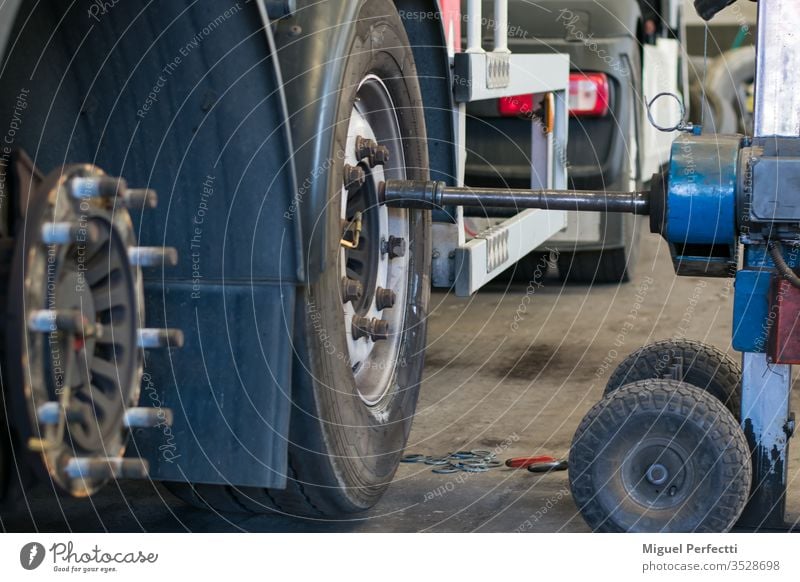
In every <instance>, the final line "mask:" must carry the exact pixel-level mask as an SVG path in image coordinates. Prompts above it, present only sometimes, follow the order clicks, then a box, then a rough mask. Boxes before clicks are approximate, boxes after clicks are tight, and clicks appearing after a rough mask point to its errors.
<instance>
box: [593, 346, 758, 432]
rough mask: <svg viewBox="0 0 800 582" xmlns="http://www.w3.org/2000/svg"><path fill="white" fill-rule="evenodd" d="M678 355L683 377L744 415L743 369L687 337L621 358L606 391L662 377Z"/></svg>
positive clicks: (724, 356) (646, 347)
mask: <svg viewBox="0 0 800 582" xmlns="http://www.w3.org/2000/svg"><path fill="white" fill-rule="evenodd" d="M676 358H680V359H681V360H682V367H683V375H682V377H681V378H679V380H680V381H682V382H686V383H687V384H691V385H692V386H696V387H697V388H700V389H701V390H705V391H706V392H708V393H709V394H711V395H712V396H713V397H714V398H716V399H717V400H719V401H720V402H722V404H724V405H725V407H726V408H727V409H728V410H730V411H731V414H733V416H734V417H735V418H739V417H740V416H741V408H742V369H741V367H740V366H739V364H738V363H736V361H734V360H733V359H732V358H731V357H730V356H728V355H727V354H725V353H723V352H721V351H720V350H718V349H717V348H715V347H714V346H710V345H708V344H704V343H702V342H698V341H693V340H687V339H675V340H663V341H658V342H655V343H652V344H649V345H646V346H643V347H641V348H639V349H638V350H636V351H635V352H633V353H632V354H630V355H629V356H628V357H627V358H625V359H624V360H622V362H620V364H619V366H617V369H616V370H614V372H613V373H612V374H611V377H610V378H609V379H608V384H606V389H605V392H604V393H603V395H604V396H607V395H609V394H611V393H612V392H614V391H615V390H617V389H619V388H620V387H622V386H624V385H626V384H631V383H633V382H638V381H640V380H649V379H651V378H662V377H663V376H664V375H665V374H666V373H668V372H669V370H668V369H666V368H668V367H669V366H670V365H671V364H672V362H673V361H675V359H676Z"/></svg>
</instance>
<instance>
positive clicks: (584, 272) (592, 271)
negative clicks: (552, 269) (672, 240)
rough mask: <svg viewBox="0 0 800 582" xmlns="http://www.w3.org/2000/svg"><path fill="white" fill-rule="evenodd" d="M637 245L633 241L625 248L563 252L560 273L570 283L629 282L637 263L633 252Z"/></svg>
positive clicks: (559, 259)
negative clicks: (634, 265)
mask: <svg viewBox="0 0 800 582" xmlns="http://www.w3.org/2000/svg"><path fill="white" fill-rule="evenodd" d="M637 238H638V237H637ZM626 244H627V243H626ZM636 246H637V245H636V244H635V243H633V244H631V245H630V246H626V247H625V248H615V249H603V250H601V251H577V252H575V253H561V254H560V255H559V257H558V272H559V275H560V277H561V279H562V280H563V281H567V282H569V283H581V284H585V283H627V282H628V281H630V279H631V273H632V271H633V264H634V263H635V259H633V258H632V256H631V254H632V253H633V252H635V247H636Z"/></svg>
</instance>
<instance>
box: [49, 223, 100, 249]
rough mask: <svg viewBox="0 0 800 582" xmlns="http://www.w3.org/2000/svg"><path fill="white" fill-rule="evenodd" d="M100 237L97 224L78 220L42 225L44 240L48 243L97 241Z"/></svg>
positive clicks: (64, 243) (61, 243) (63, 243)
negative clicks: (83, 222)
mask: <svg viewBox="0 0 800 582" xmlns="http://www.w3.org/2000/svg"><path fill="white" fill-rule="evenodd" d="M99 237H100V233H99V230H98V228H97V226H96V225H94V224H92V223H86V224H84V225H81V224H80V223H77V222H48V223H46V224H44V225H42V242H43V243H44V244H46V245H66V244H71V243H77V242H86V243H90V244H92V243H95V242H97V239H98V238H99Z"/></svg>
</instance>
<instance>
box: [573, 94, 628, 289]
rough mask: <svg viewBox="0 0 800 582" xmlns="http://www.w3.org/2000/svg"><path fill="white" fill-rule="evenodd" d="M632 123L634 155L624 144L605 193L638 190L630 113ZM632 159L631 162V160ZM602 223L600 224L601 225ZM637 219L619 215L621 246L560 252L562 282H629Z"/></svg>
mask: <svg viewBox="0 0 800 582" xmlns="http://www.w3.org/2000/svg"><path fill="white" fill-rule="evenodd" d="M637 95H640V93H638V92H636V93H634V98H633V102H634V103H636V98H637ZM632 115H633V123H632V124H631V133H630V135H629V136H628V144H631V143H634V144H635V146H636V147H635V149H634V150H633V152H636V154H635V155H633V152H631V150H630V148H631V146H630V145H628V147H627V148H626V149H627V150H628V153H629V155H628V156H627V158H623V159H624V160H627V163H625V164H624V166H623V167H621V168H620V170H619V178H618V179H617V180H616V181H615V182H614V183H613V184H611V185H608V186H606V189H607V190H609V191H612V192H613V191H621V192H625V191H629V190H631V189H634V190H637V189H639V185H640V184H639V181H638V180H637V174H638V170H637V164H638V162H636V161H635V157H638V148H639V143H640V141H639V139H638V137H637V136H639V135H640V132H639V128H640V127H641V119H640V116H639V114H638V113H637V112H633V113H632ZM631 158H634V159H631ZM601 224H602V223H601ZM641 224H642V223H641V221H640V220H639V218H638V217H637V216H633V215H629V214H626V215H623V216H622V225H623V228H622V231H623V234H622V236H623V246H622V247H617V246H615V247H612V248H602V249H600V250H576V251H574V252H571V253H569V252H562V253H560V254H559V255H558V273H559V276H560V278H561V280H562V281H565V282H568V283H578V284H586V283H601V284H602V283H627V282H628V281H630V280H631V277H632V275H633V271H634V269H635V267H636V262H637V260H638V259H639V239H640V238H641V232H642V226H641Z"/></svg>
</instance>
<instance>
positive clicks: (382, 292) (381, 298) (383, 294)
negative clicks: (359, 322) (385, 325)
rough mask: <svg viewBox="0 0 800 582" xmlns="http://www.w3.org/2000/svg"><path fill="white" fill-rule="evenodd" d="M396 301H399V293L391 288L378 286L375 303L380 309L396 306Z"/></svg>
mask: <svg viewBox="0 0 800 582" xmlns="http://www.w3.org/2000/svg"><path fill="white" fill-rule="evenodd" d="M395 301H397V295H396V294H395V292H394V291H392V290H391V289H384V288H383V287H378V289H377V290H376V291H375V304H376V306H377V307H378V309H379V310H382V309H389V308H391V307H394V302H395Z"/></svg>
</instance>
